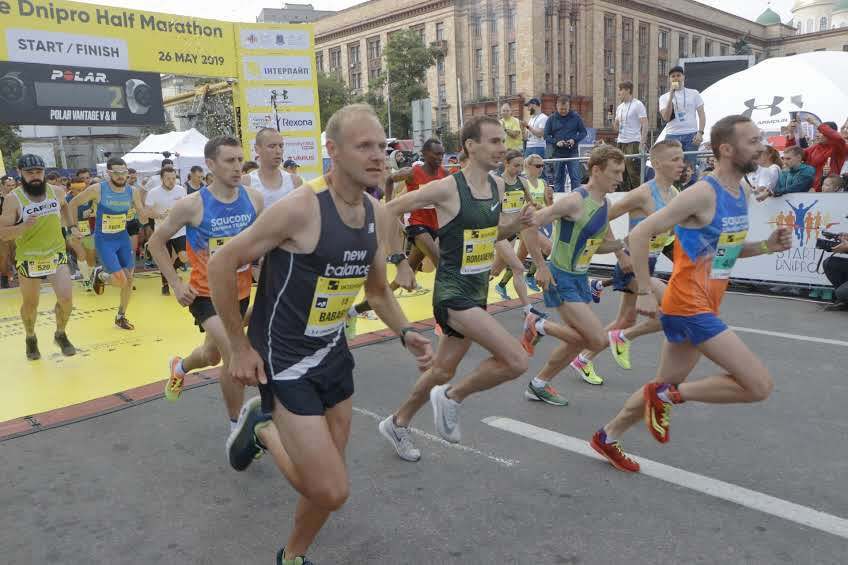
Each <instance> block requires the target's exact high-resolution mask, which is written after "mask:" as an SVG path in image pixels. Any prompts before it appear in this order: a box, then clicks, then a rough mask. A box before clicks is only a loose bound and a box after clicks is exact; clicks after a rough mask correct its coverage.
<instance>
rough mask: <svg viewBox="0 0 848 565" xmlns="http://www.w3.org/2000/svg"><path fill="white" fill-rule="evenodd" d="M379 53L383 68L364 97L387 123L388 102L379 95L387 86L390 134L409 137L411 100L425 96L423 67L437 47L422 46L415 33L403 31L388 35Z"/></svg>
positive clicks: (428, 64)
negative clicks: (389, 98)
mask: <svg viewBox="0 0 848 565" xmlns="http://www.w3.org/2000/svg"><path fill="white" fill-rule="evenodd" d="M383 54H384V55H385V57H386V69H384V70H383V71H382V72H381V73H380V75H379V76H378V78H377V79H376V80H374V81H373V82H372V83H371V84H369V85H368V89H369V92H368V94H366V96H365V99H366V101H372V102H371V104H372V105H374V107H375V108H376V109H377V113H378V115H379V116H380V117H381V119H383V120H384V121H383V123H384V124H388V108H387V106H388V105H387V102H386V100H385V98H384V95H383V91H384V88H385V87H386V85H388V89H389V93H390V94H391V103H392V128H391V129H392V134H393V135H394V136H395V137H401V138H409V137H411V136H412V127H411V126H412V101H413V100H417V99H419V98H427V97H429V92H427V86H426V81H427V69H429V68H430V67H432V66H433V65H435V64H436V58H437V57H438V56H439V55H438V50H436V49H434V48H430V47H427V46H426V45H424V41H423V40H422V39H421V36H420V35H418V33H417V32H415V31H412V30H405V31H399V32H397V33H394V34H392V36H391V37H390V38H389V41H388V42H387V43H386V48H385V49H384V50H383ZM387 129H388V128H387Z"/></svg>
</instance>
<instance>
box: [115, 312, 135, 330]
mask: <svg viewBox="0 0 848 565" xmlns="http://www.w3.org/2000/svg"><path fill="white" fill-rule="evenodd" d="M115 326H116V327H118V328H121V329H122V330H134V329H135V326H134V325H132V324H131V323H130V321H129V320H127V317H126V316H124V315H123V314H119V315H118V316H115Z"/></svg>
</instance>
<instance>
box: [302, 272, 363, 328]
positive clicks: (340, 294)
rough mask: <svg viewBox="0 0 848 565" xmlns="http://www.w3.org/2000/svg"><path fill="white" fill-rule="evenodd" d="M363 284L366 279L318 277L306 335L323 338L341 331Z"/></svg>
mask: <svg viewBox="0 0 848 565" xmlns="http://www.w3.org/2000/svg"><path fill="white" fill-rule="evenodd" d="M363 284H365V277H351V278H345V279H336V278H329V277H318V282H317V283H316V285H315V294H314V295H313V296H312V305H311V306H310V309H309V319H308V320H307V322H306V331H304V332H303V333H304V335H307V336H309V337H321V336H325V335H330V334H334V333H336V332H337V331H339V330H340V329H341V327H342V326H344V324H345V320H346V319H347V312H348V310H350V307H351V305H352V304H353V303H354V301H355V300H356V295H357V294H359V290H360V289H361V288H362V285H363Z"/></svg>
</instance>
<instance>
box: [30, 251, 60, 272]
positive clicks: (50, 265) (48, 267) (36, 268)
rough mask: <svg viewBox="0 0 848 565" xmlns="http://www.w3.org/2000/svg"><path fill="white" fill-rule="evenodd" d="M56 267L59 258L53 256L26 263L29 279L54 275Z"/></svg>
mask: <svg viewBox="0 0 848 565" xmlns="http://www.w3.org/2000/svg"><path fill="white" fill-rule="evenodd" d="M58 266H59V258H58V257H57V256H55V255H54V256H52V257H39V258H38V259H30V260H28V261H27V273H29V276H30V277H46V276H47V275H52V274H53V273H55V272H56V268H57V267H58Z"/></svg>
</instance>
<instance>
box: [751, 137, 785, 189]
mask: <svg viewBox="0 0 848 565" xmlns="http://www.w3.org/2000/svg"><path fill="white" fill-rule="evenodd" d="M758 165H759V167H757V171H756V172H755V173H754V174H753V175H751V176H750V180H749V182H750V183H751V186H753V187H754V191H755V192H756V193H758V194H759V193H760V192H763V191H766V192H771V191H773V190H774V189H775V187H776V186H777V181H778V179H779V178H780V170H781V169H782V168H783V159H781V158H780V153H778V152H777V149H775V148H774V147H772V146H771V145H766V146H765V151H763V153H762V155H760V161H759V163H758Z"/></svg>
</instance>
